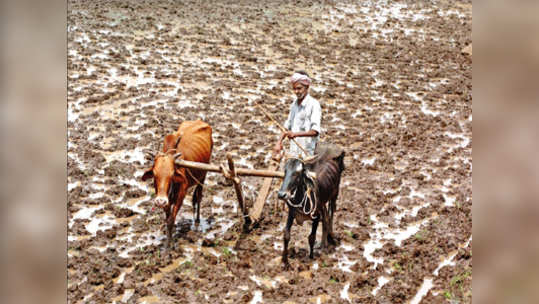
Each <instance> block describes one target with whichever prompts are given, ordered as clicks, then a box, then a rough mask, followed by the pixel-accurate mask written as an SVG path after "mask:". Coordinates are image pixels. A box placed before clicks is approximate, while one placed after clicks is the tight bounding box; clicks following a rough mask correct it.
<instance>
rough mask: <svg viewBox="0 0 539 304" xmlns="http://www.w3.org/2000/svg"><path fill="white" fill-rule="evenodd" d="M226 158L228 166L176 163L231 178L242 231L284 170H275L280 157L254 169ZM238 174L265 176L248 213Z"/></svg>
mask: <svg viewBox="0 0 539 304" xmlns="http://www.w3.org/2000/svg"><path fill="white" fill-rule="evenodd" d="M257 107H258V108H259V109H260V110H261V111H262V112H263V113H264V115H266V116H267V117H268V118H269V119H270V120H271V121H273V122H274V123H275V124H276V125H277V126H278V127H279V129H281V131H283V132H286V131H287V130H286V129H285V128H284V127H283V126H282V125H280V124H279V123H278V122H277V121H276V120H275V119H274V118H273V117H272V116H271V115H270V114H269V113H268V112H267V111H266V110H264V108H263V107H262V106H260V105H258V106H257ZM291 140H292V141H293V142H294V143H295V144H296V145H297V146H298V147H299V148H300V149H301V150H302V151H303V153H305V155H308V153H307V152H306V151H305V149H304V148H303V147H302V146H301V145H300V144H299V143H298V142H297V141H296V140H295V139H294V138H291ZM226 158H227V161H228V168H227V167H226V166H224V165H221V166H216V165H212V164H206V163H198V162H192V161H186V160H182V159H177V160H176V165H178V166H180V167H185V168H190V169H198V170H205V171H209V172H218V173H221V174H223V176H224V177H225V178H227V179H229V180H231V181H232V183H233V184H234V189H235V190H236V197H237V198H238V205H239V207H240V210H241V212H242V215H243V219H244V222H243V229H244V231H247V230H248V229H249V226H250V225H251V224H255V223H257V222H258V221H259V220H260V215H261V214H262V209H263V207H264V204H265V202H266V198H267V197H268V193H269V191H270V189H271V183H272V182H273V178H274V177H278V178H284V172H282V171H277V169H278V168H279V160H280V159H279V160H274V159H271V160H270V165H269V167H268V169H267V170H256V169H246V168H236V167H235V166H234V161H233V159H232V155H231V154H230V153H227V154H226ZM239 176H260V177H265V179H264V182H263V184H262V188H261V189H260V192H259V194H258V197H257V198H256V200H255V202H254V205H253V208H252V209H251V212H250V213H249V212H248V210H247V207H246V206H245V202H244V197H243V193H242V191H241V180H240V178H239Z"/></svg>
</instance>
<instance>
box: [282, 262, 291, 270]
mask: <svg viewBox="0 0 539 304" xmlns="http://www.w3.org/2000/svg"><path fill="white" fill-rule="evenodd" d="M288 270H290V263H288V262H283V271H288Z"/></svg>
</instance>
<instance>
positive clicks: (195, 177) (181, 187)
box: [142, 120, 213, 247]
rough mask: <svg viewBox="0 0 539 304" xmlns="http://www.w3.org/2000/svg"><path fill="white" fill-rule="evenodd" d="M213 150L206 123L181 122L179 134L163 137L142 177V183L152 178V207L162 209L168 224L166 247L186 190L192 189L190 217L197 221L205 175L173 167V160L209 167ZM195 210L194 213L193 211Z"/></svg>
mask: <svg viewBox="0 0 539 304" xmlns="http://www.w3.org/2000/svg"><path fill="white" fill-rule="evenodd" d="M212 149H213V140H212V129H211V127H210V125H208V124H207V123H205V122H203V121H201V120H197V121H184V122H182V123H181V124H180V126H179V128H178V131H176V132H175V133H173V134H168V135H167V136H165V141H164V144H163V151H162V152H159V153H158V154H157V156H155V159H154V164H153V167H152V168H150V169H149V170H147V171H146V172H145V173H144V175H142V180H147V179H148V178H151V177H153V179H154V187H155V195H156V196H155V200H154V204H155V205H156V206H157V207H161V208H163V210H164V211H165V214H166V223H167V247H169V245H170V241H171V239H172V229H173V227H174V223H175V220H176V214H177V213H178V211H179V210H180V208H181V206H182V204H183V199H184V198H185V195H186V194H187V190H188V189H189V188H191V187H192V186H195V185H196V187H195V191H194V192H193V217H194V213H195V212H196V218H195V222H196V223H198V222H199V221H200V201H201V200H202V186H203V184H204V179H205V178H206V171H203V170H197V169H187V168H183V167H178V166H175V164H174V161H175V160H176V158H181V159H185V160H189V161H195V162H201V163H209V162H210V158H211V152H212ZM195 210H196V211H195Z"/></svg>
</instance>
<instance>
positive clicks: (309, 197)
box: [286, 176, 318, 220]
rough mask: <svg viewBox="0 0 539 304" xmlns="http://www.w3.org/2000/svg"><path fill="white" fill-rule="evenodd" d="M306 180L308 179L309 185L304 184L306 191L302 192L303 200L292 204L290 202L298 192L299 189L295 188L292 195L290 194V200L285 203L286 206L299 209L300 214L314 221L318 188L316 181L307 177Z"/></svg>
mask: <svg viewBox="0 0 539 304" xmlns="http://www.w3.org/2000/svg"><path fill="white" fill-rule="evenodd" d="M305 178H306V179H308V180H309V181H310V182H311V184H309V183H306V184H307V185H306V189H305V190H304V192H303V199H302V200H301V201H300V202H299V203H298V204H294V202H293V201H292V200H293V199H294V198H295V197H296V192H297V191H298V188H299V187H296V189H295V190H294V193H292V199H289V200H287V201H286V203H287V205H288V206H290V207H293V208H298V209H300V211H301V212H303V214H305V215H309V216H310V217H311V219H313V220H314V219H315V218H317V217H318V216H315V214H316V211H317V210H316V206H317V205H318V199H317V198H318V193H317V192H318V191H317V189H318V187H317V184H316V179H315V178H314V177H308V176H305ZM307 202H309V208H307Z"/></svg>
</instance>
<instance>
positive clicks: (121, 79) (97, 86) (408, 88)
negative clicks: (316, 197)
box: [67, 0, 472, 303]
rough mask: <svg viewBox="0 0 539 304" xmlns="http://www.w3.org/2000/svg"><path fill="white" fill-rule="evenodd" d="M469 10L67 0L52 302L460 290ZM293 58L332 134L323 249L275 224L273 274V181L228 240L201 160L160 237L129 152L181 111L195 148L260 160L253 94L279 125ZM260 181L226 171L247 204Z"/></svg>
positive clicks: (378, 299)
mask: <svg viewBox="0 0 539 304" xmlns="http://www.w3.org/2000/svg"><path fill="white" fill-rule="evenodd" d="M210 3H211V4H210ZM471 25H472V6H471V3H470V1H432V2H431V1H415V0H414V1H354V2H346V1H333V2H332V1H323V2H322V3H319V2H315V3H308V2H305V1H299V2H294V5H291V4H290V2H289V1H261V2H260V3H259V2H255V1H249V2H247V1H151V2H149V1H74V0H70V1H68V29H67V31H68V160H67V162H68V187H67V195H68V204H67V210H68V218H67V225H68V236H67V238H68V252H67V255H68V265H67V276H68V292H67V297H68V301H69V303H105V302H106V303H121V302H126V303H346V302H351V303H420V302H421V303H443V302H451V303H470V302H471V296H472V289H471V280H472V214H471V207H472V187H471V179H472V154H471V152H472V82H471V80H472V60H471V47H469V46H470V45H471ZM297 69H305V70H306V71H308V72H309V74H310V75H311V76H312V78H313V81H314V83H313V85H312V88H311V95H313V96H314V97H315V98H317V99H318V100H319V101H320V103H321V106H322V111H323V117H322V131H323V134H322V140H324V141H329V142H333V143H335V144H339V145H341V146H342V147H344V148H345V150H346V158H345V164H346V170H345V172H344V175H343V180H342V183H341V189H340V191H341V192H340V197H339V200H338V201H337V211H336V215H335V227H334V229H335V231H336V235H337V237H338V238H339V244H338V246H336V247H335V248H332V249H330V250H329V251H327V252H323V251H321V250H320V249H319V248H316V249H315V258H314V259H313V260H311V259H309V258H308V242H307V235H308V234H309V232H310V225H309V224H304V225H303V226H297V225H294V226H293V228H292V234H291V235H292V238H291V244H290V246H291V248H292V249H291V250H290V251H291V258H290V263H291V266H292V267H291V269H290V270H289V271H283V270H282V267H281V258H280V255H281V250H282V238H283V228H284V224H285V219H286V214H285V211H282V210H278V209H275V208H273V203H274V202H276V195H275V193H272V194H270V197H269V198H268V203H267V205H266V207H265V209H264V212H263V220H262V221H261V222H260V225H259V227H257V228H256V229H254V230H253V231H252V232H251V233H250V234H249V235H248V236H247V237H246V238H245V239H244V240H243V241H242V242H241V243H239V244H237V243H236V240H237V239H238V236H239V231H240V229H239V228H240V226H241V217H240V216H239V212H238V211H239V208H238V206H237V202H236V196H235V193H234V188H233V187H231V186H230V184H229V183H227V181H226V180H224V178H223V177H221V176H220V175H217V174H208V178H207V179H206V187H205V189H204V193H203V199H202V204H201V217H202V222H201V224H200V225H198V226H195V225H194V224H193V221H192V219H193V214H192V206H191V193H189V195H188V197H187V198H186V200H185V203H184V205H183V207H182V209H181V210H180V212H179V214H178V217H177V219H176V224H177V226H176V227H177V229H176V231H175V241H174V243H175V246H176V249H175V250H170V251H168V252H167V251H166V250H165V247H164V245H165V231H164V227H163V225H162V224H163V219H164V214H163V212H162V211H154V212H152V203H151V198H152V195H154V190H153V187H152V185H151V183H149V182H148V183H145V182H142V181H141V180H140V177H141V175H142V172H143V171H144V169H146V168H148V167H149V166H151V164H152V160H151V159H149V158H148V157H146V156H145V155H144V154H143V152H142V151H143V150H144V149H148V148H149V149H154V150H157V149H161V148H162V146H161V143H162V139H163V137H164V135H166V134H167V133H171V132H173V131H174V130H175V129H176V128H177V127H178V125H179V123H180V122H182V121H184V120H194V119H199V118H200V119H202V120H204V121H206V122H208V123H210V124H211V125H212V126H213V131H214V132H213V140H214V154H213V156H212V163H215V164H221V163H224V162H225V161H226V158H225V155H226V153H227V152H231V153H232V154H233V155H234V159H235V160H236V162H237V164H238V166H242V167H246V168H257V169H263V168H266V167H267V166H268V165H269V163H268V161H269V156H270V151H271V147H272V145H273V144H274V143H275V140H276V139H277V136H278V134H279V132H278V128H277V127H276V126H275V125H273V124H272V123H271V122H270V121H269V120H268V119H267V118H265V117H264V116H263V114H262V113H260V112H259V110H257V108H256V107H255V105H257V104H263V105H264V106H265V107H266V109H268V110H269V111H270V112H272V113H273V115H274V116H275V117H276V118H277V119H278V120H280V121H284V120H285V118H286V114H287V112H288V107H289V104H290V102H291V101H292V100H293V94H292V91H291V90H290V88H289V87H288V78H289V76H290V75H291V74H292V73H293V71H294V70H297ZM262 182H263V179H262V178H257V177H244V178H242V184H243V190H244V192H245V196H246V200H247V204H248V205H251V204H252V203H253V201H254V199H255V198H256V195H257V193H258V190H259V188H260V186H261V184H262ZM279 183H280V181H277V182H274V186H273V190H275V189H277V186H278V185H275V184H279ZM321 230H322V229H318V231H319V237H318V241H319V240H320V234H321ZM236 245H238V246H236Z"/></svg>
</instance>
